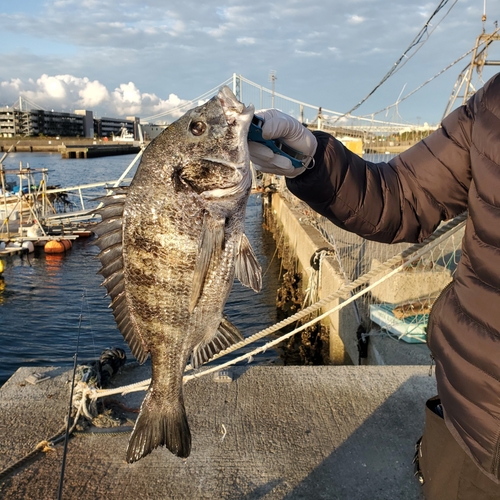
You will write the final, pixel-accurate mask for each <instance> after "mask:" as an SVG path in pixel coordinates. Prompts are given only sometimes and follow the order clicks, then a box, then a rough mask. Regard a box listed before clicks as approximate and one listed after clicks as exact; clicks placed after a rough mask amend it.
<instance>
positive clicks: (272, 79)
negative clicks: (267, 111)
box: [269, 69, 276, 108]
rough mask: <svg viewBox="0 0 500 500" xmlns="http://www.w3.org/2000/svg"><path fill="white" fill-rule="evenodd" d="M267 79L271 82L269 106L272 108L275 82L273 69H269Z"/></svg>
mask: <svg viewBox="0 0 500 500" xmlns="http://www.w3.org/2000/svg"><path fill="white" fill-rule="evenodd" d="M269 81H270V82H271V85H272V86H271V89H272V94H271V108H274V85H275V82H276V71H275V70H273V69H272V70H271V71H270V72H269Z"/></svg>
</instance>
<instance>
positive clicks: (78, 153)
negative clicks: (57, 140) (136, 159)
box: [59, 144, 141, 159]
mask: <svg viewBox="0 0 500 500" xmlns="http://www.w3.org/2000/svg"><path fill="white" fill-rule="evenodd" d="M140 150H141V148H140V146H134V145H133V144H106V145H99V144H96V145H91V146H80V145H64V146H59V151H60V153H61V158H66V159H67V158H98V157H100V156H116V155H129V154H134V153H138V152H139V151H140Z"/></svg>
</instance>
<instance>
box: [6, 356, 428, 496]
mask: <svg viewBox="0 0 500 500" xmlns="http://www.w3.org/2000/svg"><path fill="white" fill-rule="evenodd" d="M34 371H36V372H40V373H42V374H44V375H47V376H49V377H50V378H49V379H48V380H45V381H43V382H41V383H39V384H37V385H31V384H29V383H27V382H26V378H27V377H28V376H29V375H30V374H32V373H33V372H34ZM230 374H231V376H232V381H231V382H229V383H221V382H217V381H216V378H214V377H213V376H212V375H208V376H207V377H203V378H199V379H195V380H192V381H189V382H188V383H187V384H186V385H185V391H184V392H185V402H186V410H187V415H188V420H189V423H190V426H191V433H192V439H193V448H192V452H191V455H190V457H188V458H187V459H186V460H182V459H179V458H177V457H175V456H173V455H172V454H171V453H170V452H169V451H168V450H166V449H165V448H159V449H157V450H155V451H154V452H153V453H152V454H151V455H149V456H147V457H145V458H143V459H142V460H140V461H139V462H137V463H135V464H127V463H126V462H125V460H124V459H125V452H126V447H127V441H128V437H129V433H130V430H131V428H130V427H129V426H124V427H123V428H111V429H109V430H110V431H111V433H109V432H106V431H105V430H104V432H102V431H103V430H102V429H94V430H96V431H101V432H83V433H81V434H77V435H76V436H74V437H73V438H72V439H71V440H70V442H69V446H68V454H67V462H66V470H65V482H64V489H63V498H65V499H73V498H75V499H76V498H78V499H82V500H85V499H89V500H90V499H92V500H95V499H104V498H106V499H110V500H112V499H119V500H123V499H132V498H133V499H146V498H162V499H195V498H196V499H214V500H215V499H217V500H222V499H227V500H229V499H261V498H265V499H268V500H271V499H284V498H286V499H289V500H294V499H306V498H307V499H309V498H310V499H316V498H325V499H326V498H328V499H356V500H365V499H366V500H387V499H389V498H394V499H405V500H417V499H420V498H421V493H420V486H419V484H418V482H417V480H416V479H415V478H414V477H413V466H412V458H413V453H414V444H415V441H416V440H417V439H418V438H419V437H420V435H421V431H422V428H423V415H424V401H425V400H426V399H427V398H428V397H430V396H432V395H434V393H435V386H434V380H433V378H431V377H429V376H428V369H427V368H425V367H416V366H411V367H410V366H409V367H400V366H393V367H378V366H364V367H357V366H356V367H355V366H335V367H333V366H315V367H313V366H308V367H299V366H294V367H292V366H290V367H285V366H251V365H250V366H243V367H236V368H233V369H231V370H230ZM149 376H150V372H149V366H148V365H145V366H143V367H139V366H137V365H133V364H132V365H126V366H125V367H124V368H123V369H122V372H121V373H120V374H119V375H117V377H115V379H113V385H114V386H121V385H124V384H128V383H131V382H135V381H140V380H144V379H146V378H148V377H149ZM70 380H71V371H67V370H64V369H61V368H37V369H36V370H35V369H32V368H30V369H28V368H21V369H19V370H18V371H17V372H16V373H15V375H14V376H13V377H12V378H11V379H10V380H9V381H8V382H7V383H6V384H5V385H4V386H3V387H2V388H1V389H0V438H1V439H0V469H2V470H3V469H5V468H6V467H8V466H9V465H11V464H12V463H14V462H16V461H17V460H19V459H21V458H22V457H24V456H25V455H26V454H27V453H29V452H30V451H31V450H32V449H33V448H34V447H35V446H36V445H37V444H38V443H40V442H41V441H42V440H44V439H46V438H48V437H49V436H52V435H53V434H54V433H56V432H57V430H58V429H60V428H61V426H62V425H63V423H64V417H65V415H66V413H67V408H68V398H69V391H70V384H69V383H68V382H69V381H70ZM143 397H144V393H143V392H140V393H133V394H128V395H126V396H124V397H120V398H119V399H120V402H121V403H123V404H125V405H126V406H127V407H138V406H139V405H140V402H141V401H142V399H143ZM113 398H114V399H116V398H115V397H113ZM106 404H107V405H108V407H109V406H110V405H111V401H109V400H108V403H106ZM129 416H130V418H135V416H134V415H133V414H129ZM62 453H63V445H62V444H58V445H56V446H55V447H54V449H53V450H52V451H47V452H45V453H40V454H39V455H38V456H37V458H35V459H32V460H30V461H28V462H27V463H25V464H23V465H22V466H19V467H17V468H16V469H15V470H14V471H12V473H10V474H9V475H7V476H3V477H2V478H1V479H0V496H1V497H2V498H3V499H5V500H7V499H19V498H40V499H48V498H56V496H57V489H58V482H59V475H60V470H61V460H62Z"/></svg>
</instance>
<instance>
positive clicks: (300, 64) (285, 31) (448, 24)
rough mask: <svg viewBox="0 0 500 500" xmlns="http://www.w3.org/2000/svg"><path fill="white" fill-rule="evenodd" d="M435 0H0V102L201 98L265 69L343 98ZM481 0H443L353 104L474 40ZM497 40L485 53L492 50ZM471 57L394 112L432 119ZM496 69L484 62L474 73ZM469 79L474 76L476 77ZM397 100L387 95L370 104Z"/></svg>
mask: <svg viewBox="0 0 500 500" xmlns="http://www.w3.org/2000/svg"><path fill="white" fill-rule="evenodd" d="M439 3H440V2H439V0H433V1H429V2H427V1H423V2H415V0H384V1H382V0H350V1H349V2H346V1H345V0H342V1H340V0H323V1H320V2H316V3H315V4H314V5H313V4H311V2H304V1H303V0H300V1H299V0H282V1H278V2H269V1H263V0H253V1H252V2H243V1H242V0H226V1H221V2H214V1H212V0H205V1H203V2H200V1H199V0H196V1H195V0H183V1H182V2H165V1H163V0H140V1H137V0H113V1H111V0H37V1H35V0H28V1H22V2H3V5H2V9H1V12H0V22H1V25H2V28H3V33H2V43H1V45H0V47H1V48H0V105H12V104H13V103H14V101H15V100H16V99H17V98H18V96H19V94H21V95H24V96H26V97H28V98H29V99H31V100H32V101H34V102H36V103H37V104H39V105H40V106H41V107H44V108H46V109H51V108H52V109H64V110H67V111H72V110H74V109H81V108H86V109H92V110H94V112H95V113H96V114H97V115H98V116H99V115H100V116H104V115H107V116H109V115H111V116H121V115H123V116H126V115H136V116H150V115H152V114H156V113H158V112H160V111H163V110H166V109H168V108H169V107H173V106H175V105H177V104H178V103H179V102H180V101H183V100H188V99H194V98H196V97H197V96H199V95H201V94H203V93H204V92H205V91H207V90H209V89H211V88H214V87H215V86H217V85H218V84H220V83H222V82H223V81H225V80H226V79H227V78H229V77H230V76H231V75H232V74H233V73H238V74H242V75H243V76H245V77H246V78H248V79H250V80H252V81H254V82H256V83H258V84H261V85H264V86H267V87H270V86H271V84H270V83H269V73H270V71H271V70H273V71H275V72H276V76H277V80H276V91H277V92H279V93H281V94H284V95H287V96H290V97H293V98H295V99H298V100H300V101H305V102H307V103H309V104H314V105H318V106H322V107H323V108H327V109H331V110H335V111H339V112H346V111H348V110H349V109H351V108H352V107H353V106H354V105H356V103H358V102H360V101H361V100H362V99H363V98H364V97H365V96H366V95H367V94H368V93H369V92H370V91H371V90H372V89H373V88H374V87H375V86H376V85H377V84H378V83H379V82H380V80H381V79H382V77H383V76H384V75H385V74H386V73H387V72H388V71H389V70H390V69H391V67H392V66H393V65H394V63H395V62H396V61H397V60H398V59H399V58H400V56H401V55H402V54H403V52H404V51H405V50H406V49H407V48H408V46H409V44H410V42H411V41H412V40H413V38H414V37H415V36H416V34H417V33H418V32H419V31H420V30H421V28H422V27H423V25H424V23H425V22H426V21H427V19H428V18H429V17H430V16H431V14H432V13H433V12H434V10H435V9H436V7H437V6H438V5H439ZM450 7H452V8H451V10H450V11H449V12H448V10H449V9H450ZM483 8H484V0H449V1H448V3H447V4H446V5H445V6H444V8H443V9H442V10H441V11H440V13H439V14H438V15H437V16H436V18H435V19H434V20H433V23H432V24H431V26H429V32H431V31H432V33H431V34H430V36H428V37H424V40H426V42H425V43H424V44H420V45H419V46H418V47H416V48H418V51H416V50H413V51H412V52H411V53H410V54H412V53H415V55H413V57H411V58H410V59H408V60H407V61H406V64H405V65H404V66H403V67H401V69H400V70H399V71H398V72H397V73H395V74H394V76H392V77H391V78H390V79H389V80H388V81H387V82H386V83H385V84H384V85H383V86H382V87H381V88H380V89H378V90H377V91H376V92H375V93H374V95H373V96H372V97H371V98H370V99H368V100H367V101H366V103H364V104H363V105H362V106H361V107H360V108H359V109H358V110H356V112H355V114H359V115H370V114H371V113H374V112H376V111H379V110H380V109H383V108H385V107H386V106H388V105H390V104H393V103H394V102H396V100H397V99H398V96H400V95H401V96H404V95H406V94H408V93H409V92H411V91H412V90H414V89H415V88H417V87H418V86H420V85H421V84H422V83H424V82H425V81H426V80H428V79H430V78H432V77H433V76H435V75H436V74H437V73H438V72H440V71H441V70H442V69H444V68H445V67H446V66H448V65H449V64H450V63H452V62H453V61H455V60H456V59H457V58H459V57H460V56H462V55H463V54H464V53H466V52H467V51H468V50H470V49H471V48H472V47H473V45H474V43H475V39H476V37H477V36H478V35H479V34H480V33H481V30H482V28H483V24H482V22H481V16H482V13H483ZM447 12H448V13H447ZM446 13H447V15H445V14H446ZM486 14H487V21H486V22H485V24H484V27H485V29H486V32H488V33H491V32H492V31H493V30H494V29H495V25H494V22H495V21H496V20H497V19H498V20H500V0H486ZM497 44H498V45H500V42H495V43H494V44H493V45H492V47H491V49H490V52H489V59H495V58H496V59H500V50H499V49H498V48H497V47H496V45H497ZM496 53H498V55H496ZM470 60H471V56H467V57H466V58H465V59H463V60H462V61H460V62H459V63H458V64H456V65H455V66H453V67H452V68H451V69H449V70H448V71H446V72H445V73H444V74H443V75H442V76H440V77H438V78H436V79H435V80H434V81H432V82H431V83H429V84H428V85H426V86H425V87H424V88H423V89H422V90H420V91H419V92H417V93H416V94H415V95H413V96H412V97H410V98H408V99H407V100H405V101H404V102H402V103H401V104H399V106H398V108H397V115H398V116H397V119H398V120H401V121H404V122H410V123H416V122H417V121H418V122H420V123H423V122H424V121H426V122H428V123H432V124H434V123H438V122H439V120H440V118H441V116H442V113H443V111H444V108H445V107H446V103H447V101H448V98H449V96H450V93H451V91H452V88H453V85H454V84H455V81H456V80H457V77H458V75H459V73H460V71H461V70H462V69H463V68H464V67H465V66H466V65H467V64H468V63H469V62H470ZM494 72H495V69H494V68H485V70H484V73H483V77H482V78H483V80H487V79H488V78H489V77H490V76H491V75H492V74H494ZM475 84H476V86H480V85H481V84H482V81H481V80H479V79H477V77H476V79H475ZM247 104H248V103H247ZM394 114H395V108H392V110H391V111H390V112H388V113H386V114H384V113H382V114H379V115H377V118H380V119H384V118H390V119H394Z"/></svg>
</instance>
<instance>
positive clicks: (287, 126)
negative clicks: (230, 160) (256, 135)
mask: <svg viewBox="0 0 500 500" xmlns="http://www.w3.org/2000/svg"><path fill="white" fill-rule="evenodd" d="M255 114H256V115H257V116H260V117H261V118H262V119H263V120H264V125H263V126H262V137H263V138H264V139H266V140H268V139H282V140H283V141H284V142H286V144H287V145H288V146H290V147H292V148H294V149H296V150H297V151H301V152H302V153H304V154H305V155H307V156H308V157H309V158H308V159H307V160H306V161H305V163H304V167H301V168H295V167H294V166H293V165H292V162H291V161H290V160H289V159H288V158H285V157H284V156H281V155H279V154H275V153H273V151H272V150H271V149H269V148H268V147H267V146H265V145H264V144H261V143H258V142H253V141H249V142H248V149H249V152H250V159H251V160H252V162H253V163H254V165H255V168H257V169H258V170H260V171H262V172H266V173H268V174H276V175H284V176H286V177H296V176H297V175H299V174H301V173H302V172H304V170H306V168H308V167H309V168H310V167H311V162H312V159H313V156H314V153H315V152H316V148H317V146H318V142H317V140H316V137H314V135H313V134H312V133H311V131H310V130H308V129H307V128H306V127H304V126H303V125H302V124H301V123H300V122H299V121H298V120H296V119H295V118H292V117H291V116H289V115H287V114H285V113H282V112H281V111H278V110H277V109H267V110H260V111H256V112H255Z"/></svg>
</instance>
